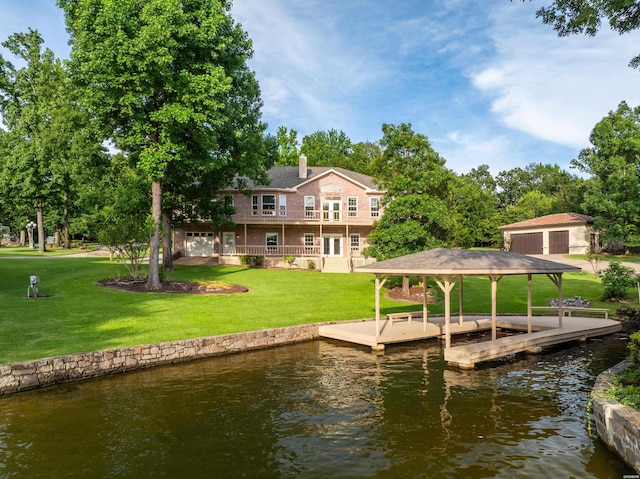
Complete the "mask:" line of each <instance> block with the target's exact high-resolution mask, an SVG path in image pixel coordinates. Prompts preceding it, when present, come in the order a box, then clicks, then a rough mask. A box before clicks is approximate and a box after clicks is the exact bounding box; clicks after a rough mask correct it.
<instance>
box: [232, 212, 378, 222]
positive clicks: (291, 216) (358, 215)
mask: <svg viewBox="0 0 640 479" xmlns="http://www.w3.org/2000/svg"><path fill="white" fill-rule="evenodd" d="M381 214H382V213H381V211H379V210H378V211H371V210H361V211H360V210H359V211H345V210H337V209H323V210H289V209H279V210H276V209H266V210H252V211H249V212H247V211H238V212H236V214H234V215H233V222H234V223H236V224H254V223H265V224H269V223H271V224H274V223H278V224H281V223H286V224H310V223H329V224H331V223H339V224H354V225H370V224H373V222H374V221H376V220H378V219H379V218H380V215H381Z"/></svg>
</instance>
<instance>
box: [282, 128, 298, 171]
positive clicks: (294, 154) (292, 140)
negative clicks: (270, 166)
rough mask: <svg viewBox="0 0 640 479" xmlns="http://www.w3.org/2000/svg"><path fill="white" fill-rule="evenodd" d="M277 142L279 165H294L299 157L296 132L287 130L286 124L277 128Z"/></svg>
mask: <svg viewBox="0 0 640 479" xmlns="http://www.w3.org/2000/svg"><path fill="white" fill-rule="evenodd" d="M276 142H277V143H278V161H277V164H278V165H280V166H296V165H297V164H298V158H299V157H300V146H299V145H298V132H297V131H296V130H293V129H291V130H289V129H288V128H287V127H286V126H281V127H279V128H278V131H277V133H276Z"/></svg>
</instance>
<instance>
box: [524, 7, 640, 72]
mask: <svg viewBox="0 0 640 479" xmlns="http://www.w3.org/2000/svg"><path fill="white" fill-rule="evenodd" d="M536 15H537V16H538V17H539V18H541V19H542V21H543V23H545V24H547V25H551V26H552V27H553V28H554V30H556V31H557V32H558V35H560V36H567V35H573V34H577V33H583V34H585V35H589V36H594V35H596V33H598V31H599V30H600V28H601V27H602V23H603V21H606V22H607V23H608V25H609V27H610V28H611V29H612V30H613V31H615V32H618V33H620V34H623V33H627V32H630V31H632V30H636V29H637V28H640V3H638V2H637V1H635V0H554V1H553V2H552V4H551V5H549V6H548V7H542V8H540V9H539V10H538V12H537V14H536ZM629 65H630V66H632V67H633V68H637V67H638V66H640V55H637V56H635V57H634V58H633V59H631V62H630V63H629Z"/></svg>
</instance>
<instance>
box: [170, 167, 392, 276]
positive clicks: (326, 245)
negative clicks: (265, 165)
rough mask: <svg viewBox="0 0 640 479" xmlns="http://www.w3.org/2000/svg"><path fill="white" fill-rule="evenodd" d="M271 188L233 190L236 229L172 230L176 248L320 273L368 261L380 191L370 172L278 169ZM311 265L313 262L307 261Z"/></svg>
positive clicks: (198, 226)
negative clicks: (290, 263)
mask: <svg viewBox="0 0 640 479" xmlns="http://www.w3.org/2000/svg"><path fill="white" fill-rule="evenodd" d="M268 175H269V178H270V184H269V185H256V184H249V185H248V186H249V190H250V193H249V194H246V192H241V191H239V190H235V189H229V190H225V191H223V192H222V193H225V194H227V195H231V196H232V198H233V205H234V207H235V209H236V213H235V215H234V216H233V222H234V223H235V226H234V227H233V228H228V229H226V230H224V231H215V230H214V227H213V225H212V224H211V223H208V222H206V221H202V222H198V223H187V224H183V225H181V226H179V227H177V228H176V229H175V233H174V249H175V251H176V252H180V253H181V254H182V255H184V256H211V257H216V258H218V262H219V263H220V264H240V257H241V256H242V255H248V256H262V257H264V261H265V265H266V266H286V261H285V257H289V259H291V258H295V263H294V264H295V265H296V266H297V267H299V268H305V269H306V268H308V267H309V265H310V264H312V265H315V267H316V268H317V269H321V270H323V271H351V270H352V269H353V268H354V267H357V266H360V265H363V264H365V263H367V262H370V261H367V260H366V259H365V258H364V257H363V255H362V250H363V248H364V247H365V246H366V240H367V235H368V234H369V233H370V232H371V229H372V228H373V223H374V221H376V220H377V219H378V218H380V216H381V214H382V209H381V208H382V197H383V195H384V192H383V191H380V190H378V188H377V187H376V185H375V183H374V181H373V179H372V178H371V177H370V176H367V175H363V174H360V173H355V172H353V171H349V170H345V169H343V168H331V167H307V159H306V157H305V156H304V155H303V156H301V157H300V164H299V166H297V167H296V166H275V167H273V168H271V169H270V170H269V171H268ZM310 262H311V263H310Z"/></svg>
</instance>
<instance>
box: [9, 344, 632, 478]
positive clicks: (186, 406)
mask: <svg viewBox="0 0 640 479" xmlns="http://www.w3.org/2000/svg"><path fill="white" fill-rule="evenodd" d="M625 356H626V348H625V345H624V344H619V345H616V344H611V343H590V344H588V345H580V346H575V347H572V348H563V349H558V350H555V351H551V352H548V353H546V354H544V355H542V356H535V357H526V356H525V357H518V358H516V359H513V360H508V361H496V362H494V363H491V364H489V365H486V366H482V367H481V368H479V369H477V370H474V371H459V370H455V369H450V368H448V367H447V366H446V365H445V364H444V363H443V361H442V359H441V358H442V350H441V348H440V346H439V344H438V343H437V342H436V341H431V342H423V343H420V344H413V345H403V346H395V347H392V348H390V349H389V350H388V351H387V354H385V355H382V356H380V355H375V354H372V353H371V352H369V351H368V350H367V349H365V348H357V347H353V346H350V345H349V346H347V345H342V344H339V343H333V342H326V341H315V342H310V343H305V344H299V345H295V346H286V347H282V348H278V349H272V350H265V351H259V352H253V353H245V354H240V355H234V356H227V357H221V358H216V359H212V360H207V361H200V362H196V363H191V364H186V365H179V366H173V367H165V368H159V369H155V370H150V371H144V372H139V373H135V374H129V375H126V376H120V377H111V378H104V379H100V380H95V381H91V382H86V383H78V384H73V385H67V386H61V387H53V388H48V389H44V390H38V391H32V392H28V393H23V394H19V395H13V396H7V397H5V398H0V477H2V478H14V477H16V478H22V477H30V478H36V477H46V478H58V477H65V478H66V477H68V478H76V477H78V478H81V477H82V478H84V477H191V478H198V477H234V478H235V477H284V478H289V477H291V478H293V477H332V478H334V477H385V478H387V477H402V478H406V477H425V478H426V477H428V478H434V477H435V478H438V477H452V476H455V477H466V478H484V477H505V478H507V477H508V478H513V477H549V475H550V471H553V475H554V476H558V477H580V478H589V477H593V478H608V477H616V478H618V477H621V476H622V474H625V473H630V472H632V471H631V470H630V469H629V468H628V467H626V466H625V465H624V464H623V463H622V462H621V461H620V460H619V459H618V458H617V457H616V456H615V455H614V454H612V453H610V452H609V451H608V450H607V449H606V448H605V447H603V446H602V445H601V443H600V442H598V441H596V440H594V439H593V438H590V437H589V436H588V433H587V429H586V424H587V397H588V393H589V391H590V389H591V386H592V384H593V381H594V379H595V375H596V374H598V373H599V372H601V371H602V370H603V369H605V368H606V367H608V366H610V365H612V364H615V363H616V362H618V361H620V360H621V359H623V358H624V357H625Z"/></svg>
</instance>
